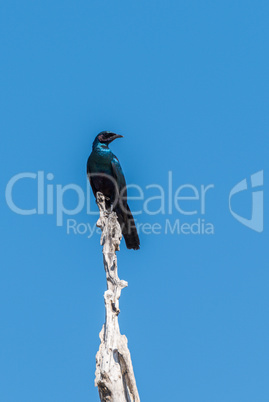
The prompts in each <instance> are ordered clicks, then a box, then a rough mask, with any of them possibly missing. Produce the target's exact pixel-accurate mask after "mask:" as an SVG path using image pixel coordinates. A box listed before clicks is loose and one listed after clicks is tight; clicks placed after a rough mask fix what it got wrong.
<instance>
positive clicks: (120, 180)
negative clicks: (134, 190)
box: [111, 155, 127, 202]
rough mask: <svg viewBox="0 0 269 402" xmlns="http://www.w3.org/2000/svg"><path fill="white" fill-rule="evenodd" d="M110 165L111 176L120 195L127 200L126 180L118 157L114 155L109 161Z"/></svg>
mask: <svg viewBox="0 0 269 402" xmlns="http://www.w3.org/2000/svg"><path fill="white" fill-rule="evenodd" d="M111 167H112V176H113V177H114V179H115V180H116V182H117V185H118V190H119V193H120V196H121V197H123V199H124V201H126V202H127V190H126V182H125V178H124V174H123V171H122V168H121V165H120V163H119V161H118V158H117V157H116V156H115V155H114V157H113V159H112V161H111Z"/></svg>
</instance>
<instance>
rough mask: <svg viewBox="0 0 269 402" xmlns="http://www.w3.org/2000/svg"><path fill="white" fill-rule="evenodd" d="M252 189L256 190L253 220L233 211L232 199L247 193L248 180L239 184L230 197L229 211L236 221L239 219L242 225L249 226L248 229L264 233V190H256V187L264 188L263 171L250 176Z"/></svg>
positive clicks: (253, 196)
mask: <svg viewBox="0 0 269 402" xmlns="http://www.w3.org/2000/svg"><path fill="white" fill-rule="evenodd" d="M250 182H251V188H252V189H254V190H253V191H252V213H251V219H247V218H244V217H243V216H240V215H238V214H237V213H235V212H234V211H233V210H232V207H231V199H232V197H233V196H234V195H235V194H237V193H240V192H241V191H246V190H247V189H248V185H247V179H244V180H242V181H240V182H239V183H237V184H236V185H235V186H234V187H233V188H232V190H231V191H230V195H229V209H230V212H231V214H232V215H233V217H234V218H235V219H237V220H238V221H239V222H240V223H242V224H243V225H245V226H247V227H248V228H250V229H252V230H255V231H256V232H259V233H261V232H262V231H263V190H255V189H256V187H261V186H263V170H260V171H259V172H257V173H254V174H252V175H251V176H250Z"/></svg>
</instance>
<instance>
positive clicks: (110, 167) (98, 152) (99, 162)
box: [87, 131, 140, 250]
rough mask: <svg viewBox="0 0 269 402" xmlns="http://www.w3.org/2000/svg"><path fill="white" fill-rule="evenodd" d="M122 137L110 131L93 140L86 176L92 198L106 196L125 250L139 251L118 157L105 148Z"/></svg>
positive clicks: (101, 133) (138, 241)
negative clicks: (120, 232) (99, 195)
mask: <svg viewBox="0 0 269 402" xmlns="http://www.w3.org/2000/svg"><path fill="white" fill-rule="evenodd" d="M122 137H123V136H122V135H119V134H115V133H113V132H111V131H101V132H100V133H99V134H98V135H97V136H96V137H95V140H94V141H93V144H92V152H91V154H90V156H89V158H88V161H87V175H88V178H89V181H90V184H91V188H92V191H93V194H94V196H95V198H96V194H97V192H101V193H102V194H103V195H104V196H105V197H106V207H107V209H108V208H110V209H111V210H113V211H115V212H116V214H117V218H118V222H119V224H120V227H121V231H122V235H123V237H124V240H125V243H126V247H127V248H128V249H133V250H138V249H139V248H140V240H139V236H138V233H137V229H136V226H135V222H134V218H133V215H132V212H131V210H130V208H129V206H128V203H127V189H126V181H125V177H124V174H123V171H122V168H121V165H120V162H119V160H118V158H117V157H116V156H115V155H114V154H113V152H112V151H111V150H110V149H109V147H108V145H109V144H110V143H111V142H112V141H114V140H115V139H116V138H122Z"/></svg>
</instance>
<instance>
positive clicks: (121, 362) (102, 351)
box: [95, 193, 140, 402]
mask: <svg viewBox="0 0 269 402" xmlns="http://www.w3.org/2000/svg"><path fill="white" fill-rule="evenodd" d="M96 201H97V205H98V207H99V210H100V218H99V219H98V222H97V226H98V227H100V228H101V230H102V236H101V245H102V246H103V260H104V268H105V272H106V280H107V290H106V292H105V294H104V299H105V310H106V319H105V324H104V325H103V328H102V330H101V332H100V334H99V337H100V341H101V344H100V347H99V351H98V352H97V354H96V371H95V386H97V387H98V391H99V396H100V400H101V402H139V401H140V398H139V395H138V390H137V387H136V381H135V376H134V371H133V365H132V360H131V355H130V352H129V349H128V343H127V338H126V336H125V335H121V333H120V328H119V323H118V315H119V312H120V309H119V298H120V295H121V290H122V289H123V288H125V287H127V286H128V283H127V282H126V281H124V280H120V279H119V277H118V266H117V256H116V251H118V250H119V249H120V241H121V238H122V234H121V229H120V225H119V223H118V220H117V215H116V213H115V212H111V211H107V210H106V205H105V197H104V195H103V194H102V193H97V197H96Z"/></svg>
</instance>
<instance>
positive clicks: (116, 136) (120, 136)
mask: <svg viewBox="0 0 269 402" xmlns="http://www.w3.org/2000/svg"><path fill="white" fill-rule="evenodd" d="M116 138H123V135H119V134H114V135H113V139H112V141H114V140H115V139H116Z"/></svg>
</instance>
